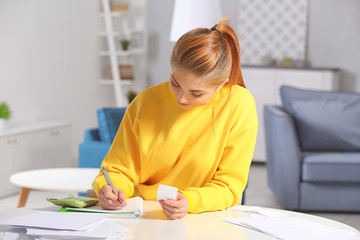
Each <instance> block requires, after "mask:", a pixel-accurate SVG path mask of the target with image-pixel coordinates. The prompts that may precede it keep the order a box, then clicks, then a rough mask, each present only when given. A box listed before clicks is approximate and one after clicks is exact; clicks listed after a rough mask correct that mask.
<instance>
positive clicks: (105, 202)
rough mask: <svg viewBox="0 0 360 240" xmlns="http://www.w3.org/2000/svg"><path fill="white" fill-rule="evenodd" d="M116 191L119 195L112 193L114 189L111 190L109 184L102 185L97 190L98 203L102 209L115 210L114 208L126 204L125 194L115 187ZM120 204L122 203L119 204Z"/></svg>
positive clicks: (119, 207)
mask: <svg viewBox="0 0 360 240" xmlns="http://www.w3.org/2000/svg"><path fill="white" fill-rule="evenodd" d="M116 191H117V192H118V194H119V197H118V196H116V194H115V193H114V191H113V190H112V188H111V187H110V186H109V185H107V184H106V185H104V186H103V187H102V188H101V189H100V190H99V193H98V195H99V197H98V200H99V205H100V207H102V208H103V209H106V210H116V209H121V208H123V207H125V206H126V202H125V200H126V194H125V192H124V191H123V190H121V189H118V188H116ZM121 204H122V205H121Z"/></svg>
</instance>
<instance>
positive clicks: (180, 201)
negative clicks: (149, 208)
mask: <svg viewBox="0 0 360 240" xmlns="http://www.w3.org/2000/svg"><path fill="white" fill-rule="evenodd" d="M159 202H160V204H161V206H162V208H163V211H164V214H165V215H166V216H167V217H168V218H170V219H181V218H183V217H185V215H186V214H187V212H188V211H189V200H188V199H187V198H186V197H185V195H184V194H182V193H180V192H178V193H177V196H176V200H171V199H168V200H160V201H159Z"/></svg>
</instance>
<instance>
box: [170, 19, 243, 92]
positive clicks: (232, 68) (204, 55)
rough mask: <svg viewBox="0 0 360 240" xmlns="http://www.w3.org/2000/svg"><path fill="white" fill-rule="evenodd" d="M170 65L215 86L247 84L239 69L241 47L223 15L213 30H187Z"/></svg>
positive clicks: (176, 48) (177, 44)
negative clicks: (203, 78) (204, 79)
mask: <svg viewBox="0 0 360 240" xmlns="http://www.w3.org/2000/svg"><path fill="white" fill-rule="evenodd" d="M170 62H171V64H174V65H176V66H179V67H182V68H183V69H186V70H188V71H190V72H191V73H193V74H195V75H197V76H199V77H206V78H208V79H209V81H211V82H210V83H212V84H214V85H221V84H223V83H224V82H226V81H227V80H228V83H227V85H229V86H233V85H241V86H242V87H245V84H244V81H243V78H242V75H241V68H240V47H239V41H238V38H237V36H236V33H235V31H234V29H233V28H232V27H231V26H230V23H229V20H228V19H227V17H223V18H222V19H221V20H220V22H219V23H218V24H216V25H215V26H214V27H212V28H211V29H207V28H197V29H194V30H191V31H189V32H187V33H185V34H184V35H183V36H181V37H180V39H179V40H178V41H177V42H176V44H175V46H174V49H173V51H172V54H171V58H170Z"/></svg>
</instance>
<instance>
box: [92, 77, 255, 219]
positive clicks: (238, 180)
mask: <svg viewBox="0 0 360 240" xmlns="http://www.w3.org/2000/svg"><path fill="white" fill-rule="evenodd" d="M257 129H258V121H257V114H256V107H255V102H254V99H253V97H252V95H251V94H250V93H249V91H248V90H246V89H245V88H243V87H241V86H238V85H236V86H233V87H232V88H231V90H230V95H229V88H228V87H223V88H222V90H221V91H220V92H218V93H216V94H215V96H214V98H213V99H212V100H211V102H210V103H208V104H207V105H204V106H200V107H197V108H194V109H189V110H183V109H181V108H180V107H179V106H178V105H177V103H176V100H175V97H174V95H173V94H172V93H171V91H170V88H169V82H164V83H161V84H159V85H157V86H154V87H151V88H148V89H146V90H144V91H142V92H141V93H140V94H139V95H138V96H137V97H136V98H135V99H134V101H133V102H132V103H131V104H130V105H129V107H128V108H127V110H126V113H125V116H124V118H123V120H122V122H121V124H120V127H119V130H118V132H117V134H116V137H115V139H114V141H113V143H112V146H111V148H110V150H109V152H108V154H107V156H106V157H105V158H104V160H103V163H102V166H103V167H105V168H106V169H107V171H108V173H109V175H110V178H111V179H112V181H113V183H114V185H115V187H117V188H120V189H122V190H124V191H125V193H126V196H127V197H131V196H134V195H140V196H142V197H143V198H144V199H149V200H154V199H156V194H157V187H158V185H159V184H164V185H169V186H174V187H177V188H178V189H179V191H180V192H182V193H183V194H184V195H185V196H186V197H187V198H188V200H189V212H191V213H198V212H204V211H215V210H223V209H225V208H227V207H230V206H233V205H235V204H237V203H238V202H239V200H240V198H241V195H242V192H243V191H244V188H245V186H246V183H247V179H248V173H249V167H250V163H251V160H252V156H253V153H254V147H255V142H256V135H257ZM105 184H106V181H105V178H104V177H103V176H102V174H101V173H99V175H98V176H97V177H96V179H95V180H94V182H93V188H94V190H95V192H96V193H97V192H98V191H99V190H100V188H101V187H102V186H103V185H105Z"/></svg>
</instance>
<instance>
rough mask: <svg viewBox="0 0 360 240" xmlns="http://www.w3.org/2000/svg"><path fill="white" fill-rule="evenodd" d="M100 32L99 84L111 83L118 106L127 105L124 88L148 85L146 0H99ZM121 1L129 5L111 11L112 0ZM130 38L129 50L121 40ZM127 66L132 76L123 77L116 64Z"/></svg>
mask: <svg viewBox="0 0 360 240" xmlns="http://www.w3.org/2000/svg"><path fill="white" fill-rule="evenodd" d="M101 3H102V4H101V10H100V19H101V23H102V24H103V26H100V29H99V36H100V37H101V40H102V41H101V42H100V43H101V45H102V46H100V50H99V56H100V58H101V61H100V64H101V66H100V67H101V79H99V84H100V85H110V86H113V88H114V94H115V99H116V106H117V107H126V106H127V105H128V99H127V98H126V95H127V92H128V91H130V90H133V91H136V92H139V91H141V90H143V89H144V88H146V87H147V81H146V68H147V56H146V55H147V30H146V0H128V1H115V0H113V1H112V0H101ZM112 3H115V4H122V5H123V6H126V5H127V6H128V9H125V10H124V9H122V10H120V11H114V10H112V9H111V4H112ZM122 39H129V40H130V41H131V44H130V47H129V49H128V50H125V51H124V50H122V48H121V45H120V40H122ZM121 65H123V66H125V65H126V66H130V67H129V68H130V69H132V70H133V79H122V78H121V75H122V74H121V73H120V70H119V66H121Z"/></svg>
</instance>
